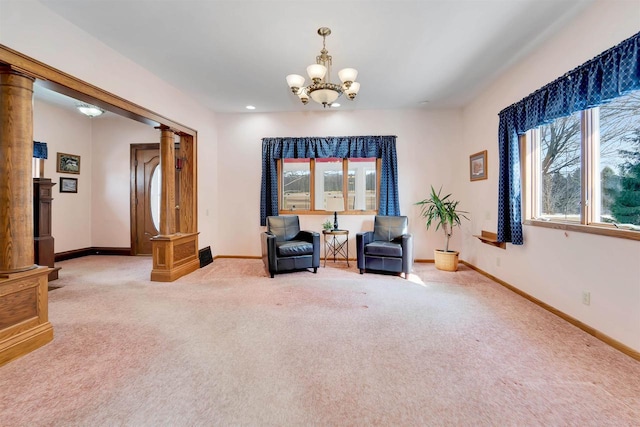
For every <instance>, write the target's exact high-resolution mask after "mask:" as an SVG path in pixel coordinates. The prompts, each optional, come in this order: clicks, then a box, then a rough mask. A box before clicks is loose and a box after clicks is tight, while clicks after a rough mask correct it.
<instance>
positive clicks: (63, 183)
mask: <svg viewBox="0 0 640 427" xmlns="http://www.w3.org/2000/svg"><path fill="white" fill-rule="evenodd" d="M60 192H61V193H77V192H78V178H65V177H62V176H61V177H60Z"/></svg>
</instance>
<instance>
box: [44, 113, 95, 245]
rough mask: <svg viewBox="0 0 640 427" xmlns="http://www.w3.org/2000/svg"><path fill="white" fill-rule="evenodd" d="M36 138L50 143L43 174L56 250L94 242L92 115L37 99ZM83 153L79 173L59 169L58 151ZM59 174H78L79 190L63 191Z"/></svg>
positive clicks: (74, 176)
mask: <svg viewBox="0 0 640 427" xmlns="http://www.w3.org/2000/svg"><path fill="white" fill-rule="evenodd" d="M33 139H34V140H36V141H40V142H46V143H47V149H48V151H49V158H48V159H47V160H45V162H44V177H45V178H49V179H51V182H53V183H55V184H56V185H54V186H53V202H52V214H51V234H52V235H53V238H54V245H55V248H54V250H55V252H56V253H58V252H65V251H69V250H73V249H81V248H87V247H90V246H92V244H91V196H92V187H91V176H92V172H93V168H92V158H93V155H92V151H91V119H89V118H88V117H85V116H82V115H81V114H79V113H77V112H73V111H69V110H66V109H64V108H61V107H58V106H55V105H52V104H47V103H44V102H39V101H35V102H34V106H33ZM58 152H61V153H68V154H76V155H79V156H80V174H79V175H76V174H68V173H57V172H56V157H57V153H58ZM60 177H67V178H77V179H78V192H77V193H60Z"/></svg>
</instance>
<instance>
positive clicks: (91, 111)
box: [76, 104, 104, 117]
mask: <svg viewBox="0 0 640 427" xmlns="http://www.w3.org/2000/svg"><path fill="white" fill-rule="evenodd" d="M76 108H77V109H78V111H80V112H81V113H82V114H84V115H85V116H89V117H98V116H100V115H102V113H104V110H103V109H102V108H98V107H96V106H95V105H89V104H77V105H76Z"/></svg>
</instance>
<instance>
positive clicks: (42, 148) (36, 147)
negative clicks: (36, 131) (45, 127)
mask: <svg viewBox="0 0 640 427" xmlns="http://www.w3.org/2000/svg"><path fill="white" fill-rule="evenodd" d="M47 155H48V151H47V143H46V142H38V141H33V157H35V158H36V159H46V158H47Z"/></svg>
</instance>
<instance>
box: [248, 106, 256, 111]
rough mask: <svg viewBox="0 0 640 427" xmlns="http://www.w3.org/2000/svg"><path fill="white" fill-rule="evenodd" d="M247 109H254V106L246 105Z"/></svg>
mask: <svg viewBox="0 0 640 427" xmlns="http://www.w3.org/2000/svg"><path fill="white" fill-rule="evenodd" d="M246 108H247V110H255V109H256V107H254V106H253V105H247V107H246Z"/></svg>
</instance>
